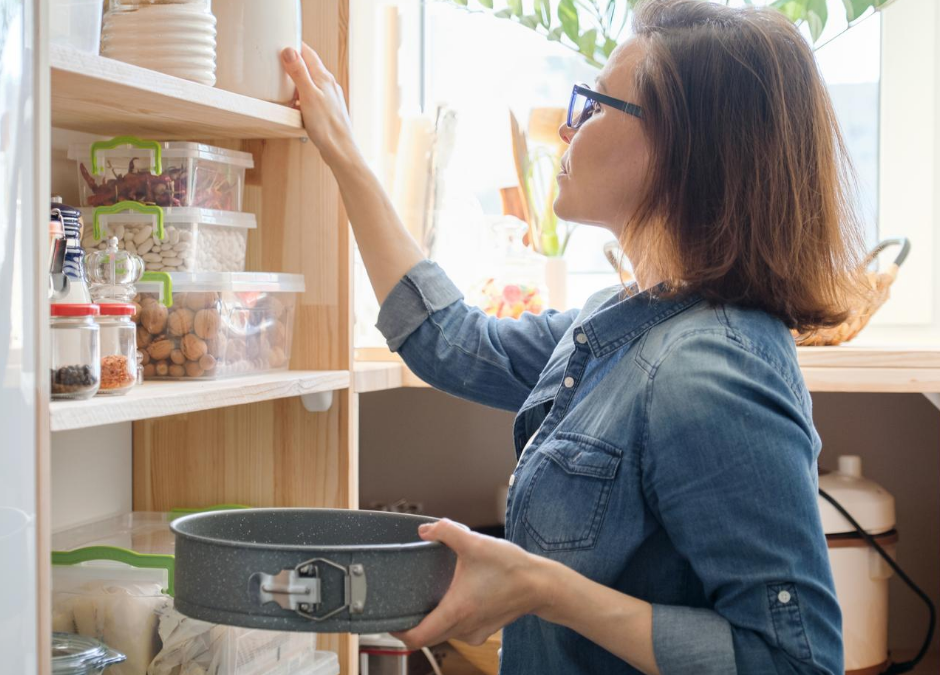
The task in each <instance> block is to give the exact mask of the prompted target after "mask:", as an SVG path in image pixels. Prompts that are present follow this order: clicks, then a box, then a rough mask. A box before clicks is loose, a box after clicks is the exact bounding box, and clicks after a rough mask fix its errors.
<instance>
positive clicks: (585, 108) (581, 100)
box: [568, 84, 643, 129]
mask: <svg viewBox="0 0 940 675" xmlns="http://www.w3.org/2000/svg"><path fill="white" fill-rule="evenodd" d="M598 105H606V106H610V107H611V108H616V109H617V110H621V111H623V112H625V113H627V114H628V115H633V116H634V117H638V118H640V119H643V109H642V108H641V107H640V106H638V105H636V104H635V103H627V102H626V101H621V100H620V99H619V98H613V97H612V96H605V95H604V94H599V93H597V92H596V91H593V90H591V89H588V88H587V87H586V86H585V85H582V84H576V85H574V89H572V90H571V102H570V103H568V126H569V127H571V128H572V129H577V128H579V127H580V126H581V125H582V124H584V123H585V122H587V121H588V119H590V117H591V115H593V114H594V112H595V111H596V107H597V106H598Z"/></svg>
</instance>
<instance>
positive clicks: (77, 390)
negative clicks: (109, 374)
mask: <svg viewBox="0 0 940 675" xmlns="http://www.w3.org/2000/svg"><path fill="white" fill-rule="evenodd" d="M49 313H50V319H49V322H50V327H51V329H52V372H51V377H52V398H54V399H83V398H91V397H92V396H94V395H95V393H97V391H98V383H99V381H100V379H101V364H100V362H99V359H100V355H101V353H100V350H99V344H98V324H97V323H96V322H95V317H97V316H98V314H99V309H98V305H85V304H55V305H50V307H49Z"/></svg>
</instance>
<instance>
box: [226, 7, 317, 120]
mask: <svg viewBox="0 0 940 675" xmlns="http://www.w3.org/2000/svg"><path fill="white" fill-rule="evenodd" d="M212 12H213V13H214V14H215V17H216V21H217V25H216V29H217V31H218V37H217V42H218V47H217V55H218V58H217V70H216V77H217V82H216V86H217V87H219V88H220V89H227V90H228V91H234V92H236V93H238V94H244V95H245V96H251V97H253V98H260V99H263V100H266V101H273V102H275V103H288V102H290V100H291V98H293V95H294V85H293V83H292V82H291V81H290V78H289V77H288V76H287V74H286V73H285V72H284V68H283V66H282V65H281V58H280V54H281V52H282V51H283V50H284V48H285V47H293V48H294V49H296V50H298V51H299V50H300V47H301V33H302V24H301V13H300V0H225V1H224V2H215V3H213V6H212Z"/></svg>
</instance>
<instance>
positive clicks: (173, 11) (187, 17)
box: [101, 0, 216, 87]
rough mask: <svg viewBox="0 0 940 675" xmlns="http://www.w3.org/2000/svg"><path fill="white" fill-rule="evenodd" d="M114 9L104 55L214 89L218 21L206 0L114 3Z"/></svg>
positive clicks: (124, 0)
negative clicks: (216, 25)
mask: <svg viewBox="0 0 940 675" xmlns="http://www.w3.org/2000/svg"><path fill="white" fill-rule="evenodd" d="M111 7H112V9H111V11H109V12H108V13H107V14H106V15H105V18H104V27H103V29H102V32H101V55H102V56H107V57H108V58H111V59H117V60H118V61H125V62H127V63H133V64H134V65H136V66H141V67H143V68H149V69H150V70H158V71H160V72H161V73H166V74H167V75H174V76H176V77H181V78H183V79H186V80H192V81H193V82H199V83H200V84H206V85H209V86H210V87H211V86H213V85H215V60H216V45H215V37H216V27H215V24H216V21H215V17H214V16H213V15H212V13H211V12H210V11H209V6H208V2H206V0H195V1H189V2H186V0H182V1H181V0H177V1H176V2H166V0H163V1H162V2H161V1H160V0H157V1H156V2H150V1H148V0H136V1H135V0H130V1H128V0H121V1H120V2H114V0H112V3H111Z"/></svg>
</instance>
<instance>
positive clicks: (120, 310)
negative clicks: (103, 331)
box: [98, 302, 137, 316]
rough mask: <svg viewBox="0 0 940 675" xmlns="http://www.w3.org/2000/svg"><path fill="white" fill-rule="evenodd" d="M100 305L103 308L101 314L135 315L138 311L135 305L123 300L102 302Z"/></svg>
mask: <svg viewBox="0 0 940 675" xmlns="http://www.w3.org/2000/svg"><path fill="white" fill-rule="evenodd" d="M98 307H99V308H100V310H101V316H134V313H135V312H136V311H137V308H136V307H134V305H131V304H125V303H123V302H102V303H99V305H98Z"/></svg>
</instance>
